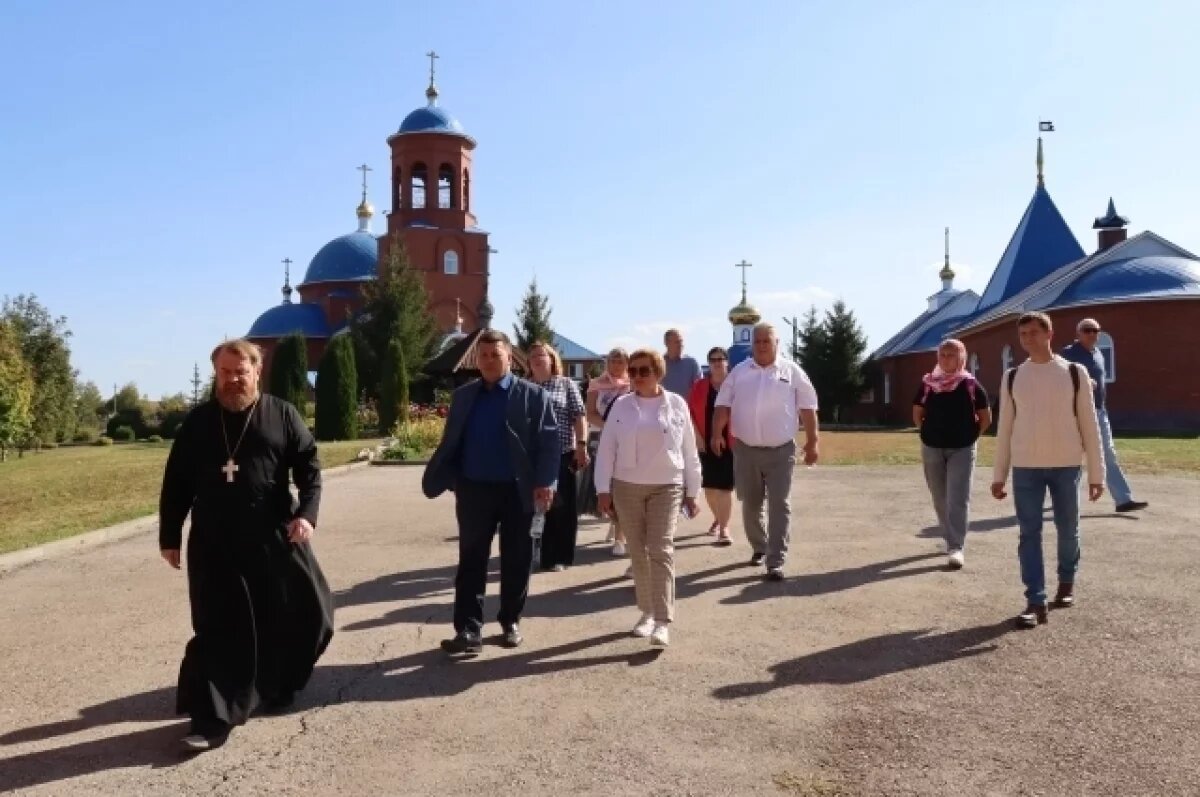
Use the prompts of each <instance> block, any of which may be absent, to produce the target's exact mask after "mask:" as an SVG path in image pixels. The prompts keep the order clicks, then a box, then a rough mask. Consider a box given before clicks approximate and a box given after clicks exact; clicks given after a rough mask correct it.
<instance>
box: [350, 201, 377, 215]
mask: <svg viewBox="0 0 1200 797" xmlns="http://www.w3.org/2000/svg"><path fill="white" fill-rule="evenodd" d="M354 212H355V213H356V214H357V215H358V217H359V218H360V219H369V218H371V217H372V216H374V215H375V208H374V207H372V206H371V203H370V202H368V201H367V200H365V199H364V200H363V201H362V202H360V203H359V205H358V208H357V209H356V210H355V211H354Z"/></svg>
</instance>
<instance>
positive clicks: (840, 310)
mask: <svg viewBox="0 0 1200 797" xmlns="http://www.w3.org/2000/svg"><path fill="white" fill-rule="evenodd" d="M822 326H823V327H824V338H825V342H824V346H825V370H824V372H823V374H822V377H823V381H824V382H825V385H824V386H823V387H822V386H821V385H820V384H817V395H818V397H819V398H820V401H821V406H822V408H826V407H827V408H828V410H827V415H828V417H829V418H831V419H833V420H837V418H838V416H839V410H840V409H841V408H843V407H850V406H853V405H854V404H856V403H857V402H858V400H859V398H860V397H861V396H862V392H863V387H864V383H863V371H862V360H863V354H864V353H865V352H866V350H867V337H866V335H864V334H863V331H862V327H860V326H859V325H858V321H857V319H855V317H854V313H853V311H851V310H848V309H847V308H846V303H845V302H843V301H842V300H840V299H839V300H838V301H836V302H834V303H833V307H832V308H830V309H829V310H826V311H825V321H824V324H823V325H822Z"/></svg>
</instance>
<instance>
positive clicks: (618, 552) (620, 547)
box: [612, 542, 629, 556]
mask: <svg viewBox="0 0 1200 797" xmlns="http://www.w3.org/2000/svg"><path fill="white" fill-rule="evenodd" d="M612 553H613V556H625V555H626V554H627V553H629V549H628V548H626V547H625V543H623V542H614V543H613V549H612Z"/></svg>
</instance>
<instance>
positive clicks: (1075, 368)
mask: <svg viewBox="0 0 1200 797" xmlns="http://www.w3.org/2000/svg"><path fill="white" fill-rule="evenodd" d="M1081 367H1082V366H1080V365H1078V364H1077V363H1071V365H1070V369H1071V388H1072V390H1071V409H1072V410H1074V411H1075V417H1076V418H1078V417H1079V369H1080V368H1081Z"/></svg>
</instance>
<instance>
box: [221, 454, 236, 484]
mask: <svg viewBox="0 0 1200 797" xmlns="http://www.w3.org/2000/svg"><path fill="white" fill-rule="evenodd" d="M238 470H239V468H238V466H237V463H236V462H234V461H233V457H230V458H229V459H228V460H226V462H225V467H223V468H221V472H222V473H224V474H225V481H226V482H227V483H229V484H233V474H235V473H237V472H238Z"/></svg>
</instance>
